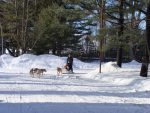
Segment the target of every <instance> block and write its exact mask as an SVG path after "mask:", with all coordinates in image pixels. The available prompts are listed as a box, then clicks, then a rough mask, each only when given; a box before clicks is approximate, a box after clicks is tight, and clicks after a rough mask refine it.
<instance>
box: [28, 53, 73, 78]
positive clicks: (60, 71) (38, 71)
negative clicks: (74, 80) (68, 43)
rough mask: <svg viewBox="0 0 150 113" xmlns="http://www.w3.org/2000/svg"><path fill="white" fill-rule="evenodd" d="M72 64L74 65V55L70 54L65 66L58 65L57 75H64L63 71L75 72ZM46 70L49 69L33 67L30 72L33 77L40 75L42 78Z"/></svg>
mask: <svg viewBox="0 0 150 113" xmlns="http://www.w3.org/2000/svg"><path fill="white" fill-rule="evenodd" d="M72 65H73V57H72V56H71V54H69V55H68V58H67V64H66V65H65V66H63V67H57V69H56V71H57V75H58V76H59V75H62V74H63V72H68V73H73V67H72ZM46 71H47V70H46V69H39V68H32V69H31V70H30V72H29V73H30V75H31V76H32V77H35V76H38V77H39V78H40V77H41V76H43V74H44V72H46Z"/></svg>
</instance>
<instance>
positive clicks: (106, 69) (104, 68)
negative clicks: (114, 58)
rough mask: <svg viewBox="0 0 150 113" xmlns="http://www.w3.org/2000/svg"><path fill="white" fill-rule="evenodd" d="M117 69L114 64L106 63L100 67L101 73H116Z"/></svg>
mask: <svg viewBox="0 0 150 113" xmlns="http://www.w3.org/2000/svg"><path fill="white" fill-rule="evenodd" d="M119 69H120V68H119V67H118V66H117V64H116V62H108V63H105V64H103V65H102V72H112V71H118V70H119Z"/></svg>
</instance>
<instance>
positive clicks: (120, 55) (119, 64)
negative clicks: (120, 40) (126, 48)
mask: <svg viewBox="0 0 150 113" xmlns="http://www.w3.org/2000/svg"><path fill="white" fill-rule="evenodd" d="M122 50H123V49H122V47H120V48H119V49H118V51H117V65H118V66H119V67H121V66H122Z"/></svg>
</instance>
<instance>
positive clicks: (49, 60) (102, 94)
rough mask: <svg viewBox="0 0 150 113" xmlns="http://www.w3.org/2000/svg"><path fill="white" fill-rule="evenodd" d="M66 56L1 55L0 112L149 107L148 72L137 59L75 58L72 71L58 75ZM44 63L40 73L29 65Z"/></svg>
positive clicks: (142, 112)
mask: <svg viewBox="0 0 150 113" xmlns="http://www.w3.org/2000/svg"><path fill="white" fill-rule="evenodd" d="M65 63H66V57H57V56H53V55H40V56H35V55H31V54H25V55H22V56H20V57H16V58H14V57H11V56H9V55H2V56H0V113H149V112H150V85H149V84H150V78H149V77H147V78H143V77H140V76H139V73H140V72H139V71H140V66H141V64H139V63H137V62H135V61H132V62H130V63H124V64H123V68H121V69H120V68H118V67H116V65H115V63H114V62H108V63H104V64H103V65H102V73H101V74H99V73H98V67H99V63H84V62H81V61H79V60H78V59H74V65H73V67H74V74H67V73H66V74H63V75H62V76H57V74H56V73H57V72H56V67H63V66H64V65H65ZM35 67H37V68H45V69H46V70H47V72H46V73H45V74H44V76H42V77H41V78H38V77H35V78H32V77H31V76H30V75H29V70H30V69H31V68H35Z"/></svg>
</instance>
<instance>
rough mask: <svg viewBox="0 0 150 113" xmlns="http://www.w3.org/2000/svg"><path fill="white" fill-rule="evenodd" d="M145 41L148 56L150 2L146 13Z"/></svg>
mask: <svg viewBox="0 0 150 113" xmlns="http://www.w3.org/2000/svg"><path fill="white" fill-rule="evenodd" d="M146 42H147V48H148V54H149V56H150V2H149V3H148V6H147V15H146Z"/></svg>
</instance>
